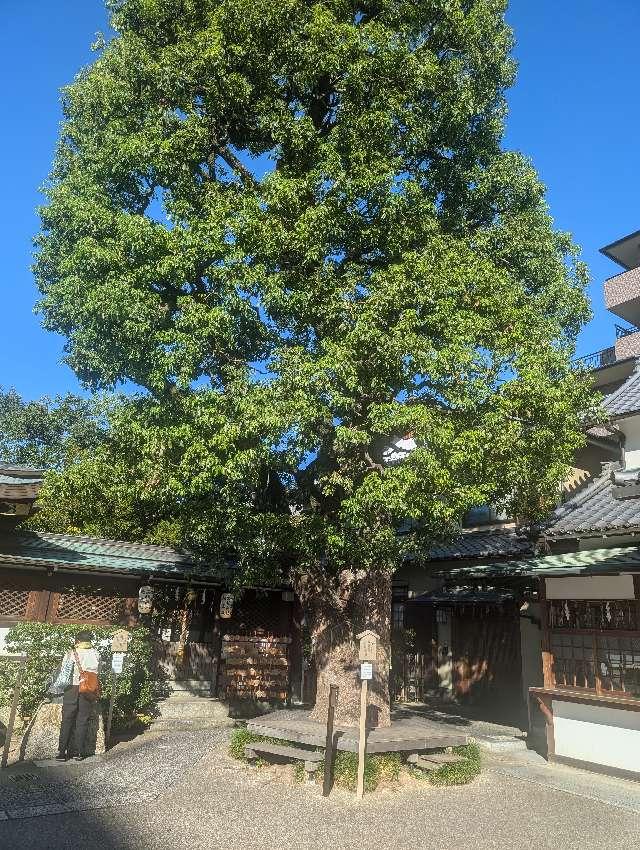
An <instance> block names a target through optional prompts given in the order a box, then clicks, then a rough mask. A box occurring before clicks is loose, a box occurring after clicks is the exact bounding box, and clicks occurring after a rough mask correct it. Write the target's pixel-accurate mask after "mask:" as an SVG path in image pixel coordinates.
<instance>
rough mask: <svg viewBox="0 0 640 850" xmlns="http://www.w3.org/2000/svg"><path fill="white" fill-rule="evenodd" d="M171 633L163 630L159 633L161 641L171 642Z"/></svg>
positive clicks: (169, 630) (168, 630)
mask: <svg viewBox="0 0 640 850" xmlns="http://www.w3.org/2000/svg"><path fill="white" fill-rule="evenodd" d="M171 633H172V630H171V629H163V630H162V631H161V632H160V637H161V638H162V640H167V641H170V640H171Z"/></svg>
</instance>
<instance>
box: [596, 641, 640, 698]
mask: <svg viewBox="0 0 640 850" xmlns="http://www.w3.org/2000/svg"><path fill="white" fill-rule="evenodd" d="M597 646H598V674H599V677H600V686H601V689H602V691H604V692H607V691H613V692H617V693H625V694H628V695H629V696H633V697H640V636H639V637H610V636H609V635H607V636H606V637H600V638H598V642H597Z"/></svg>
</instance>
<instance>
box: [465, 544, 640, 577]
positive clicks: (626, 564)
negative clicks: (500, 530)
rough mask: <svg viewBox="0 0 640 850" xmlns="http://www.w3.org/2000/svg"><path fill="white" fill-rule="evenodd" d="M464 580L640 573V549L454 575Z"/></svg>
mask: <svg viewBox="0 0 640 850" xmlns="http://www.w3.org/2000/svg"><path fill="white" fill-rule="evenodd" d="M452 572H453V573H455V574H457V575H459V576H461V575H462V574H463V573H464V575H465V576H466V577H471V576H476V577H478V578H499V577H504V576H538V575H547V576H552V575H561V576H562V575H589V574H593V575H602V574H604V573H625V572H627V573H640V546H624V547H617V548H611V549H586V550H583V551H582V552H569V553H566V554H564V555H545V556H543V557H540V558H527V559H526V560H523V561H506V562H502V563H495V564H478V565H477V566H472V567H467V568H464V567H462V568H460V569H459V570H454V571H452Z"/></svg>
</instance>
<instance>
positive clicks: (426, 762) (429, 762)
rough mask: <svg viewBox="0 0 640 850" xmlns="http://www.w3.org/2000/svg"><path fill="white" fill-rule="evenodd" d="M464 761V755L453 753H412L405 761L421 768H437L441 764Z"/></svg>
mask: <svg viewBox="0 0 640 850" xmlns="http://www.w3.org/2000/svg"><path fill="white" fill-rule="evenodd" d="M461 761H464V756H457V755H455V754H454V753H412V754H411V755H410V756H409V758H408V759H407V762H408V763H409V764H412V765H413V766H414V767H419V768H420V769H421V770H437V769H438V768H439V767H442V765H443V764H458V763H459V762H461Z"/></svg>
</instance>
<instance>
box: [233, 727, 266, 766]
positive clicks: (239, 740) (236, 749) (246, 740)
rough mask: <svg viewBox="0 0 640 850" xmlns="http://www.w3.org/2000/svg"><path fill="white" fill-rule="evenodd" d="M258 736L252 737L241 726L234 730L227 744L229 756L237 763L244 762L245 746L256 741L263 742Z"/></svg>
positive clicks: (250, 733)
mask: <svg viewBox="0 0 640 850" xmlns="http://www.w3.org/2000/svg"><path fill="white" fill-rule="evenodd" d="M264 740H265V739H264V738H261V737H260V735H254V734H253V733H252V732H249V731H247V730H246V729H245V728H244V727H243V726H241V727H239V728H238V729H234V730H233V732H232V733H231V741H230V743H229V755H230V756H231V757H232V758H234V759H238V760H239V761H246V758H245V755H244V748H245V746H246V745H247V744H253V743H255V742H256V741H264Z"/></svg>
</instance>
